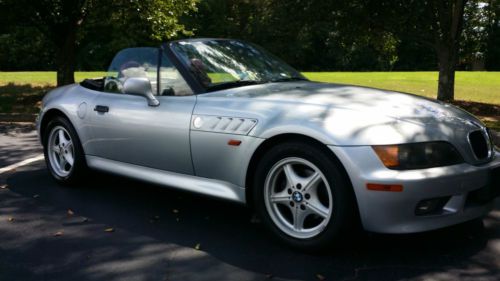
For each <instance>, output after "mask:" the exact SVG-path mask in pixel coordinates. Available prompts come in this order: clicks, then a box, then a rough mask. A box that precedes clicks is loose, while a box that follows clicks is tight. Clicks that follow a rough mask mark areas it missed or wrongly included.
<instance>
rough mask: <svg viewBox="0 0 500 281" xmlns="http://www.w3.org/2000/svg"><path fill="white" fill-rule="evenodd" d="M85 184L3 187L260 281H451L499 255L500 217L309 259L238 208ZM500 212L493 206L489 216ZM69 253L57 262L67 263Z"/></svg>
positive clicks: (477, 273)
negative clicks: (434, 279) (195, 251)
mask: <svg viewBox="0 0 500 281" xmlns="http://www.w3.org/2000/svg"><path fill="white" fill-rule="evenodd" d="M40 166H42V165H40ZM90 178H91V180H89V181H87V182H85V183H82V184H81V185H80V186H77V187H74V188H65V187H60V186H58V185H57V184H55V183H54V181H53V180H52V179H51V178H50V177H49V175H48V174H47V172H46V171H45V168H44V167H40V168H39V169H36V170H32V171H20V172H17V173H15V174H13V175H12V176H10V177H9V178H8V179H7V183H8V186H9V190H11V191H12V192H14V193H16V194H17V195H19V196H21V197H25V198H33V196H34V195H36V196H37V197H39V200H40V204H43V205H50V206H51V207H52V208H54V209H55V210H56V211H57V212H60V213H65V212H66V210H67V209H71V210H73V211H74V212H75V213H77V214H78V215H81V216H84V217H87V218H89V219H90V221H89V222H88V223H92V222H99V223H102V224H106V225H110V226H112V227H115V228H117V229H125V230H127V231H129V232H131V233H135V234H140V235H143V236H146V237H150V238H153V239H154V240H155V241H160V242H162V243H166V244H177V245H181V246H185V247H189V248H193V247H195V245H197V244H199V245H201V246H200V247H201V250H202V251H203V252H206V253H208V255H209V256H212V257H215V258H216V259H218V260H220V261H222V262H224V263H226V264H229V265H231V266H233V267H236V268H239V269H243V270H245V271H251V272H257V273H259V274H262V275H263V276H267V278H278V279H279V278H291V279H302V280H304V279H307V280H311V279H317V278H319V279H321V276H317V275H318V274H321V275H322V276H324V277H326V278H327V280H331V279H343V280H351V279H372V280H373V279H383V280H395V279H405V278H414V277H419V278H424V279H425V278H426V277H429V276H433V274H438V273H439V274H440V275H439V276H440V278H441V279H440V280H448V279H449V280H453V279H456V278H471V279H480V278H491V276H497V275H498V274H499V270H498V258H497V256H498V254H499V253H498V249H496V251H495V249H494V248H490V247H488V241H489V240H491V239H500V216H489V217H488V218H486V219H485V223H483V221H481V220H475V221H472V222H468V223H465V224H461V225H457V226H454V227H449V228H445V229H442V230H438V231H431V232H426V233H421V234H411V235H380V234H372V233H365V232H362V233H360V234H359V235H356V237H355V238H354V239H353V241H352V242H350V243H348V244H346V245H345V246H343V247H342V248H339V249H336V250H334V251H331V252H329V253H326V254H321V255H310V254H305V253H301V252H297V251H294V250H291V249H289V248H287V247H286V246H283V245H282V244H280V243H279V242H278V241H276V240H275V239H274V238H273V237H271V235H270V234H269V233H268V232H267V231H266V230H265V229H264V227H263V225H262V224H261V223H259V222H258V221H257V220H256V219H255V218H254V217H253V213H252V211H251V210H250V209H248V208H245V207H244V206H241V205H237V204H234V203H230V202H226V201H220V200H216V199H213V198H207V197H203V196H199V195H196V194H191V193H186V192H182V191H178V190H174V189H169V188H162V187H158V186H154V185H150V184H146V183H143V182H139V181H135V180H129V179H125V178H122V177H117V176H113V175H108V174H101V173H92V174H91V176H90ZM499 207H500V206H499V205H498V204H497V206H496V210H500V208H499ZM24 212H29V210H25V211H24ZM81 223H82V222H79V223H77V224H81ZM485 224H486V225H487V226H486V227H485ZM72 225H73V224H72V223H67V224H65V225H64V226H65V227H71V226H72ZM67 239H69V238H67ZM78 239H80V241H79V243H85V242H88V243H93V242H92V239H96V236H95V235H94V234H91V233H89V234H88V235H79V237H78ZM150 243H151V242H148V241H144V242H142V243H141V242H137V243H135V244H134V247H136V248H147V247H148V246H151V245H150ZM28 246H29V245H28ZM102 246H103V247H104V246H106V247H120V245H119V244H111V245H102ZM70 252H71V251H69V252H61V253H60V255H68V257H69V256H70V255H71V253H70ZM198 258H200V257H198ZM183 262H184V263H185V265H184V266H185V270H193V271H194V270H196V271H198V273H199V274H205V276H206V277H207V278H206V279H207V280H216V279H217V278H221V276H220V275H216V274H222V273H220V272H219V273H217V272H216V271H214V267H213V266H209V265H208V264H205V265H204V266H199V267H198V268H192V267H189V261H183ZM180 266H182V265H180ZM469 269H470V270H469ZM224 274H226V273H224ZM224 276H227V275H224ZM86 277H87V278H88V277H89V276H86ZM88 279H92V278H88Z"/></svg>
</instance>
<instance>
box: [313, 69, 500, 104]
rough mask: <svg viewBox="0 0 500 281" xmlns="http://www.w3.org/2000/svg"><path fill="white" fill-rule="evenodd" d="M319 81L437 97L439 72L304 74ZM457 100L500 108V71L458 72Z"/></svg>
mask: <svg viewBox="0 0 500 281" xmlns="http://www.w3.org/2000/svg"><path fill="white" fill-rule="evenodd" d="M304 75H305V76H306V77H307V78H309V79H311V80H315V81H322V82H331V83H342V84H353V85H362V86H369V87H374V88H381V89H387V90H395V91H400V92H406V93H412V94H417V95H421V96H426V97H430V98H436V96H437V84H438V83H437V81H438V73H437V72H304ZM455 99H457V100H465V101H475V102H482V103H489V104H496V105H500V72H462V71H460V72H457V74H456V84H455Z"/></svg>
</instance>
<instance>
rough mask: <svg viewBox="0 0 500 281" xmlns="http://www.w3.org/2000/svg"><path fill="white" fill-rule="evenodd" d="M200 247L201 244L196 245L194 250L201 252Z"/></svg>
mask: <svg viewBox="0 0 500 281" xmlns="http://www.w3.org/2000/svg"><path fill="white" fill-rule="evenodd" d="M200 247H201V244H200V243H198V244H196V245H195V246H194V249H195V250H198V251H199V250H200Z"/></svg>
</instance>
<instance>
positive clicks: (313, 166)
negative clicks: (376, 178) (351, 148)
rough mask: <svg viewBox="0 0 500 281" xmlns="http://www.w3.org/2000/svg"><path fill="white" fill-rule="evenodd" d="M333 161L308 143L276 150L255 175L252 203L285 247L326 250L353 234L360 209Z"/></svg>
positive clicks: (275, 148) (267, 155)
mask: <svg viewBox="0 0 500 281" xmlns="http://www.w3.org/2000/svg"><path fill="white" fill-rule="evenodd" d="M332 158H333V157H332V156H331V155H329V154H327V153H325V152H324V151H323V150H322V149H320V148H317V147H315V146H313V145H308V144H305V143H300V142H297V143H294V142H292V143H286V144H282V145H280V146H277V147H274V148H272V149H271V150H270V151H268V152H267V153H266V155H265V156H264V157H263V158H262V159H261V161H260V162H259V165H258V167H257V171H256V180H255V186H254V187H253V188H254V189H253V191H254V200H255V205H256V209H257V212H258V213H259V215H260V216H261V217H262V218H263V221H264V223H265V224H266V225H267V226H268V228H269V229H270V230H271V231H272V232H273V233H274V234H275V235H276V236H278V237H279V238H280V240H282V241H285V242H286V243H287V244H289V245H291V246H293V247H296V248H300V249H302V250H306V251H318V250H323V249H325V248H327V247H329V246H333V245H335V244H338V243H340V242H341V241H343V240H344V239H343V238H344V237H345V234H349V232H351V231H352V229H353V228H352V226H353V225H354V223H353V222H354V221H355V217H356V216H355V214H356V210H355V208H356V205H355V202H354V196H353V192H352V188H351V186H350V184H349V181H348V180H347V179H346V178H345V176H344V174H343V173H342V172H341V170H340V168H339V166H338V165H339V164H338V162H337V161H335V159H332Z"/></svg>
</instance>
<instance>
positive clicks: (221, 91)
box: [37, 39, 500, 250]
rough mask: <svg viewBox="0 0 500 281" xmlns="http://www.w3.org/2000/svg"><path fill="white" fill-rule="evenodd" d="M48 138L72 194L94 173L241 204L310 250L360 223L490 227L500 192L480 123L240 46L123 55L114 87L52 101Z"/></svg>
mask: <svg viewBox="0 0 500 281" xmlns="http://www.w3.org/2000/svg"><path fill="white" fill-rule="evenodd" d="M37 129H38V132H39V136H40V140H41V142H42V144H43V147H44V153H45V160H46V164H47V167H48V170H49V171H50V173H51V175H52V176H53V177H54V178H55V179H56V180H57V181H58V182H60V183H62V184H72V183H75V182H77V181H78V180H79V179H81V178H82V175H84V174H85V172H86V170H87V169H88V168H92V169H96V170H101V171H106V172H110V173H114V174H118V175H123V176H127V177H132V178H136V179H140V180H143V181H148V182H152V183H155V184H160V185H164V186H168V187H173V188H179V189H183V190H188V191H193V192H198V193H202V194H205V195H210V196H215V197H218V198H223V199H227V200H232V201H236V202H240V203H243V204H247V205H248V206H250V207H251V208H253V209H254V210H255V211H256V212H257V214H258V215H259V216H260V217H261V220H262V221H263V223H264V224H265V225H266V226H267V227H268V228H269V230H270V231H271V232H272V233H273V234H274V235H276V236H277V237H278V238H280V240H282V241H284V242H285V243H287V244H289V245H291V246H293V247H296V248H299V249H303V250H317V249H322V248H324V247H327V246H330V245H332V244H335V243H339V241H342V238H343V237H345V236H346V235H349V234H350V233H351V231H352V230H353V229H354V226H355V225H361V226H362V227H363V228H364V229H366V230H368V231H372V232H379V233H412V232H420V231H427V230H432V229H437V228H442V227H446V226H449V225H453V224H458V223H461V222H465V221H468V220H472V219H475V218H479V217H482V216H484V215H485V214H487V213H488V212H489V211H490V210H491V209H492V206H493V200H494V198H495V197H497V196H498V195H499V193H500V179H499V178H500V176H499V174H500V172H499V169H500V152H499V150H498V148H496V147H495V146H494V145H493V143H492V140H491V138H490V133H489V131H488V129H487V128H486V127H485V126H484V124H483V123H481V121H479V120H478V119H477V118H475V117H474V116H472V115H470V114H469V113H467V112H465V111H463V110H461V109H458V108H456V107H454V106H452V105H449V104H446V103H442V102H437V101H434V100H430V99H426V98H422V97H417V96H414V95H410V94H403V93H397V92H390V91H385V90H379V89H373V88H366V87H357V86H351V85H342V84H326V83H317V82H312V81H308V80H307V79H306V78H305V77H304V76H302V75H301V74H300V73H299V72H298V71H296V70H294V69H293V68H292V67H290V66H288V65H287V64H285V63H284V62H282V61H281V60H279V59H278V58H276V57H275V56H273V55H271V54H269V53H268V52H266V51H265V50H263V49H262V48H260V47H258V46H256V45H253V44H250V43H245V42H243V41H239V40H229V39H187V40H179V41H172V42H168V43H165V44H163V45H162V46H161V47H159V48H130V49H125V50H122V51H120V52H119V53H118V54H117V55H116V56H115V58H114V59H113V61H112V62H111V65H110V67H109V70H108V72H107V74H106V76H105V77H104V78H101V79H88V80H85V81H83V82H81V83H79V84H73V85H68V86H65V87H61V88H57V89H55V90H53V91H51V92H50V93H48V94H47V95H46V96H45V97H44V99H43V105H42V110H41V113H40V115H39V117H38V120H37Z"/></svg>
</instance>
